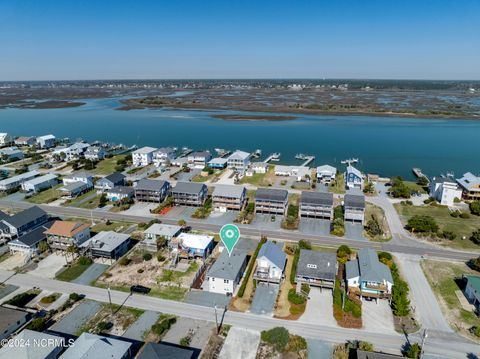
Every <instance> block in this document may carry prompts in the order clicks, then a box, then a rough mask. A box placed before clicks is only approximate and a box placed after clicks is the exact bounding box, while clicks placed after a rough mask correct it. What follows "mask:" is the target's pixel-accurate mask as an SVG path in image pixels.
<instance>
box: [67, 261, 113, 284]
mask: <svg viewBox="0 0 480 359" xmlns="http://www.w3.org/2000/svg"><path fill="white" fill-rule="evenodd" d="M108 267H109V266H108V265H107V264H101V263H93V264H92V265H91V266H90V267H88V268H87V269H86V270H85V272H83V273H82V274H80V276H78V277H77V278H75V279H74V280H72V283H77V284H83V285H90V283H92V282H94V281H96V280H97V278H98V277H100V276H101V275H102V274H103V272H105V271H106V270H107V268H108Z"/></svg>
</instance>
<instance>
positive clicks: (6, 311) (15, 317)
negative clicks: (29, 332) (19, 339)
mask: <svg viewBox="0 0 480 359" xmlns="http://www.w3.org/2000/svg"><path fill="white" fill-rule="evenodd" d="M31 316H32V315H31V314H30V313H28V312H24V311H22V310H18V309H11V308H6V307H2V306H0V340H1V339H5V338H8V337H9V336H10V335H12V334H13V333H15V332H16V331H17V330H18V329H19V328H21V327H22V326H23V325H25V323H27V322H28V321H29V320H30V318H31Z"/></svg>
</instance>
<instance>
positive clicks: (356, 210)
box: [343, 194, 365, 224]
mask: <svg viewBox="0 0 480 359" xmlns="http://www.w3.org/2000/svg"><path fill="white" fill-rule="evenodd" d="M343 208H344V219H345V222H353V223H361V224H363V223H364V222H365V196H364V195H363V194H346V195H345V197H344V199H343Z"/></svg>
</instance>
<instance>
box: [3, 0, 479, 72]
mask: <svg viewBox="0 0 480 359" xmlns="http://www.w3.org/2000/svg"><path fill="white" fill-rule="evenodd" d="M323 77H326V78H398V79H480V1H479V0H459V1H442V0H436V1H435V0H431V1H422V0H417V1H407V0H405V1H368V0H365V1H302V0H297V1H294V0H290V1H283V0H276V1H275V0H272V1H266V0H265V1H264V0H262V1H249V0H243V1H240V0H231V1H228V0H223V1H209V0H202V1H200V0H196V1H195V0H192V1H181V0H175V1H173V0H170V1H143V0H137V1H120V0H117V1H108V0H100V1H94V0H85V1H73V0H63V1H60V0H58V1H49V0H42V1H22V0H0V80H59V79H143V78H154V79H167V78H174V79H178V78H323Z"/></svg>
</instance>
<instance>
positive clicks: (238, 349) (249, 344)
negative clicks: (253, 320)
mask: <svg viewBox="0 0 480 359" xmlns="http://www.w3.org/2000/svg"><path fill="white" fill-rule="evenodd" d="M259 344H260V333H259V332H257V331H255V330H250V329H245V328H239V327H232V328H230V330H229V331H228V336H227V339H225V342H224V343H223V347H222V350H221V351H220V355H219V358H222V359H237V358H242V359H255V357H256V356H257V349H258V345H259Z"/></svg>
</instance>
